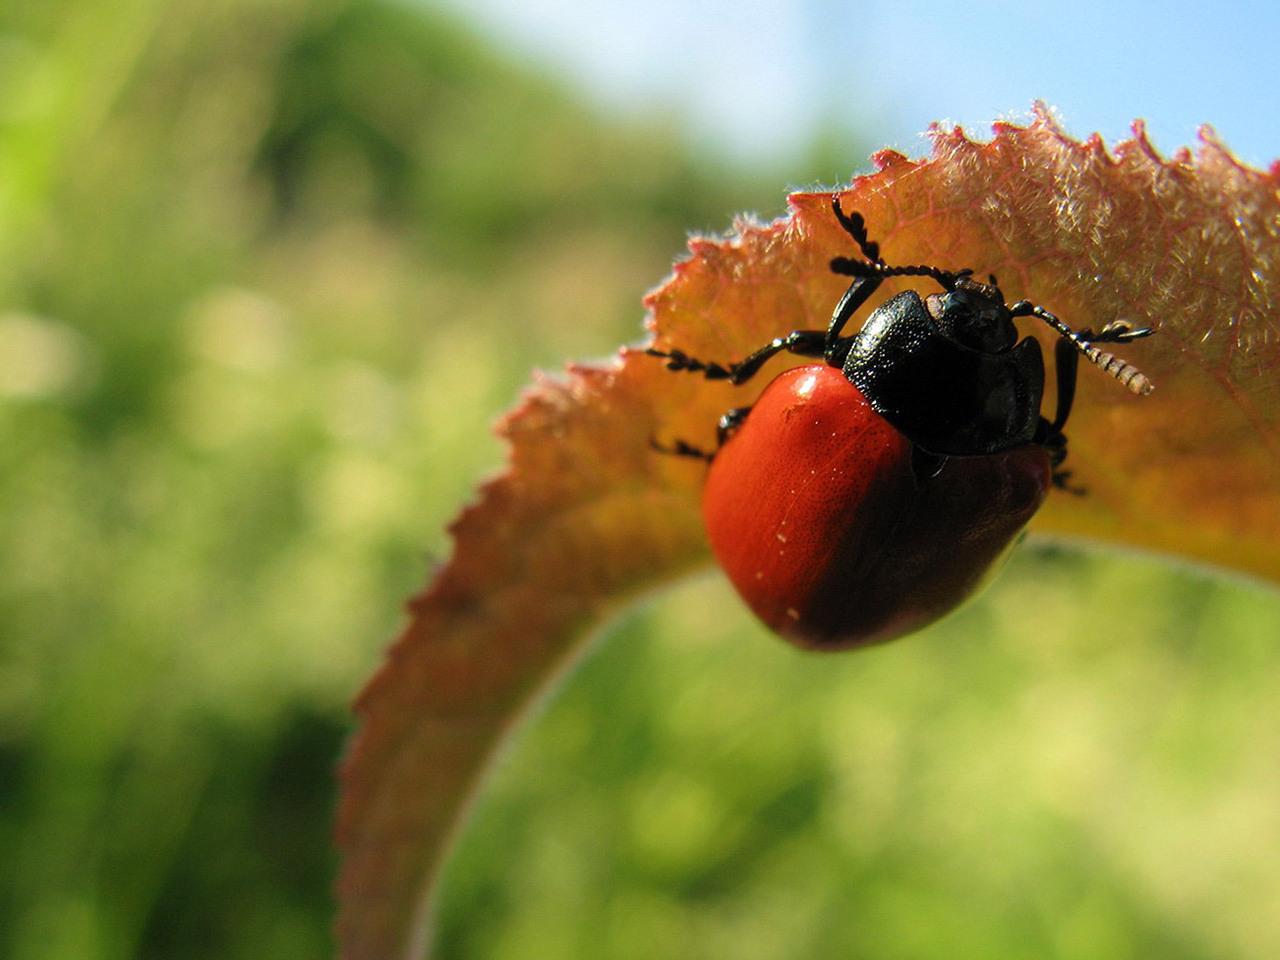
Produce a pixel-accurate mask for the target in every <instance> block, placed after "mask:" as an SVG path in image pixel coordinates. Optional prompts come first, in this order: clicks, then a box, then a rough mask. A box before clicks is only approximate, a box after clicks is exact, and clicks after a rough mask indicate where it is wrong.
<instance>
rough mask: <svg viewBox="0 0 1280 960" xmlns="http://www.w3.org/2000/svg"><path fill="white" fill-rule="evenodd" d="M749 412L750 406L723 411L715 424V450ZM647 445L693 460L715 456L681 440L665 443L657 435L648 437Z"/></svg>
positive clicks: (722, 444)
mask: <svg viewBox="0 0 1280 960" xmlns="http://www.w3.org/2000/svg"><path fill="white" fill-rule="evenodd" d="M750 412H751V408H750V407H734V408H733V409H732V410H726V411H725V413H724V415H723V416H721V417H720V422H719V423H717V424H716V450H719V449H720V448H721V447H723V446H724V443H725V441H726V440H728V439H729V438H730V437H731V436H733V434H734V431H736V430H737V429H738V428H739V427H740V426H742V423H743V421H744V420H746V419H747V414H749V413H750ZM649 446H650V447H652V448H653V449H654V450H656V451H658V453H666V454H670V455H671V456H674V457H691V458H692V459H694V460H705V461H706V462H707V463H710V462H711V461H712V460H714V459H715V456H716V455H715V453H708V452H707V451H706V450H703V449H702V448H701V447H695V446H694V445H693V444H691V443H686V442H685V441H683V440H674V441H672V442H671V443H670V444H665V443H661V442H659V441H658V439H657V437H650V438H649Z"/></svg>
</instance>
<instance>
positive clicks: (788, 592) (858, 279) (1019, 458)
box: [648, 194, 1153, 649]
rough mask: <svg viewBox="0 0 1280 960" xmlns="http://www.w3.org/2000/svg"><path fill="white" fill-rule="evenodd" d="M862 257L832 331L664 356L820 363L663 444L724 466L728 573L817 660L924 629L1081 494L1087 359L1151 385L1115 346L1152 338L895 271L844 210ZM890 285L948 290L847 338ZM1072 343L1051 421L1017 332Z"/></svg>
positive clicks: (981, 286) (1032, 348) (721, 550)
mask: <svg viewBox="0 0 1280 960" xmlns="http://www.w3.org/2000/svg"><path fill="white" fill-rule="evenodd" d="M831 209H832V212H833V213H834V215H835V217H836V220H837V221H838V222H839V224H840V226H841V227H842V228H843V230H844V232H845V233H847V234H848V235H849V236H850V237H851V238H852V239H853V241H854V243H855V244H856V245H857V247H858V249H859V251H860V252H861V254H862V257H863V258H865V259H858V258H852V257H843V256H839V257H835V258H833V259H832V260H831V262H830V268H831V270H832V272H834V273H836V274H839V275H842V276H847V277H851V278H852V280H851V282H850V283H849V287H848V289H847V290H846V291H845V293H844V295H843V296H842V297H841V298H840V300H839V301H838V302H837V304H836V306H835V309H834V310H833V312H832V315H831V321H830V323H829V325H828V326H827V329H826V330H796V331H793V332H792V333H789V334H787V335H786V336H782V337H777V338H775V339H774V340H771V341H770V342H769V343H767V344H765V345H764V346H763V347H761V348H760V349H758V350H756V351H755V352H753V353H751V354H750V355H749V356H747V357H746V358H745V359H743V360H741V361H738V362H736V363H728V364H721V363H715V362H706V361H702V360H698V359H696V358H694V357H691V356H689V355H688V354H686V353H684V352H682V351H680V350H677V349H670V350H659V349H657V348H656V347H654V348H650V349H649V350H648V353H650V354H651V355H654V356H657V357H660V358H662V359H663V360H665V362H666V366H667V368H668V369H670V370H673V371H684V372H690V373H700V374H702V375H703V376H705V377H706V378H707V379H709V380H726V381H728V382H729V383H731V384H734V385H741V384H743V383H746V382H747V381H748V380H750V379H751V378H752V377H754V376H755V375H756V374H757V373H758V372H759V371H760V370H761V368H762V367H763V366H764V365H765V363H766V361H768V360H769V359H770V358H771V357H774V356H776V355H777V354H779V353H783V352H787V353H792V354H796V355H799V356H802V357H811V358H816V359H820V360H821V361H822V362H820V363H814V364H806V365H802V366H799V367H794V368H792V369H790V370H787V371H786V372H784V373H782V374H781V375H779V376H777V377H776V378H775V379H774V380H773V381H772V382H771V383H770V384H769V385H768V386H767V387H766V388H765V389H764V391H763V392H762V393H761V394H760V397H759V399H757V400H756V402H755V403H754V404H753V405H752V406H745V407H736V408H734V409H731V410H729V411H728V412H727V413H726V414H725V415H724V416H723V417H721V418H720V421H719V425H718V429H717V447H716V449H715V450H714V451H706V450H703V449H700V448H698V447H696V446H694V445H692V444H689V443H686V442H684V441H683V440H677V441H675V442H674V444H671V445H666V446H664V445H662V444H659V443H658V442H657V441H656V440H655V441H654V446H655V448H656V449H658V450H660V451H663V452H666V453H674V454H679V455H682V456H687V457H695V458H699V459H702V460H705V461H707V463H708V465H709V467H708V471H707V476H706V483H705V487H704V490H703V499H702V513H703V519H704V522H705V524H706V529H707V534H708V538H709V540H710V541H711V546H712V549H713V551H714V552H715V555H716V557H717V559H718V560H719V562H720V565H721V567H722V568H723V569H724V571H725V573H726V574H727V575H728V577H729V579H730V580H731V581H732V583H733V584H734V586H735V588H736V589H737V591H738V593H739V594H740V595H741V597H742V598H743V599H744V600H745V602H746V603H747V605H748V606H749V607H750V608H751V609H752V610H753V611H754V612H755V614H756V615H757V616H758V617H759V618H760V619H761V620H763V621H764V623H766V624H767V625H768V626H769V627H771V628H772V629H773V630H775V631H776V632H778V633H779V634H781V635H782V636H783V637H784V638H786V639H788V640H790V641H792V642H794V643H796V644H798V645H800V646H804V647H812V648H818V649H843V648H848V647H854V646H862V645H866V644H871V643H876V642H881V641H884V640H889V639H892V638H894V637H898V636H901V635H903V634H906V633H910V632H913V631H915V630H918V629H920V628H921V627H924V626H925V625H927V624H929V623H931V622H933V621H934V620H937V619H938V618H939V617H942V616H943V615H945V614H946V613H948V612H950V611H951V610H953V609H954V608H955V607H956V606H958V605H959V604H960V603H961V602H963V601H964V600H965V599H966V598H968V597H969V596H971V595H972V594H973V593H974V592H975V591H976V590H977V589H978V587H980V586H981V585H982V583H983V582H985V580H986V579H987V578H988V576H989V574H990V573H991V572H992V571H993V570H994V569H995V567H996V566H997V565H998V563H999V561H1000V560H1001V559H1002V558H1003V557H1004V556H1006V555H1007V553H1008V552H1009V550H1010V548H1011V547H1012V545H1013V544H1014V542H1015V541H1016V540H1017V539H1018V537H1019V535H1020V534H1021V532H1022V531H1023V529H1024V528H1025V527H1026V525H1027V523H1028V521H1029V520H1030V519H1031V517H1032V516H1033V515H1034V514H1035V512H1036V511H1037V510H1038V509H1039V508H1040V506H1041V504H1042V503H1043V502H1044V500H1045V498H1046V496H1047V495H1048V493H1049V491H1050V489H1051V488H1052V487H1054V486H1056V487H1059V488H1062V489H1064V490H1068V491H1070V492H1073V493H1082V492H1083V491H1079V490H1076V489H1074V488H1073V487H1072V486H1071V484H1070V479H1069V478H1070V474H1069V472H1068V471H1065V470H1063V469H1062V465H1063V462H1064V461H1065V460H1066V456H1067V438H1066V434H1065V433H1064V432H1063V430H1064V428H1065V427H1066V424H1067V420H1068V418H1069V417H1070V414H1071V408H1072V404H1073V401H1074V398H1075V390H1076V376H1077V371H1078V363H1079V357H1080V356H1081V355H1083V356H1085V357H1086V358H1087V359H1089V360H1090V361H1091V362H1092V363H1094V364H1096V365H1097V366H1099V367H1101V368H1102V369H1103V370H1104V371H1106V372H1107V373H1109V374H1110V375H1111V376H1113V377H1114V378H1115V379H1117V380H1118V381H1119V382H1120V383H1122V384H1124V385H1125V386H1127V387H1128V388H1129V390H1130V391H1132V392H1133V393H1135V394H1138V395H1143V396H1145V395H1147V394H1149V393H1151V391H1152V389H1153V386H1152V384H1151V381H1150V380H1149V379H1148V378H1147V377H1146V376H1144V375H1143V374H1142V373H1141V372H1140V371H1139V370H1138V369H1137V368H1136V367H1134V366H1133V365H1131V364H1129V363H1127V362H1125V361H1124V360H1121V359H1120V358H1118V357H1116V356H1115V355H1114V354H1112V353H1108V352H1106V351H1104V350H1103V349H1101V348H1100V347H1099V346H1097V344H1100V343H1102V344H1111V343H1128V342H1130V341H1133V340H1137V339H1140V338H1142V337H1146V336H1149V335H1150V334H1151V333H1152V330H1150V329H1148V328H1136V327H1134V326H1132V325H1131V324H1129V323H1127V322H1125V321H1114V322H1112V323H1109V324H1107V325H1106V326H1105V327H1103V328H1102V329H1101V330H1100V331H1098V332H1097V333H1094V332H1093V331H1091V330H1080V331H1075V330H1073V329H1071V328H1070V327H1069V326H1067V324H1065V323H1064V322H1063V321H1061V320H1060V319H1058V318H1057V317H1056V316H1054V315H1053V314H1052V313H1050V312H1049V311H1047V310H1045V309H1044V308H1043V307H1040V306H1037V305H1035V304H1033V303H1031V302H1030V301H1028V300H1019V301H1017V302H1016V303H1013V304H1007V303H1006V302H1005V298H1004V294H1003V293H1002V292H1001V290H1000V288H999V285H998V283H997V281H996V278H995V277H994V276H991V277H990V278H989V282H987V283H983V282H981V281H979V280H977V279H975V278H974V275H973V270H971V269H965V270H959V271H948V270H943V269H940V268H938V267H934V266H928V265H924V264H921V265H913V266H891V265H889V264H888V263H886V262H885V260H884V259H883V258H882V257H881V255H880V248H879V245H878V244H877V243H875V242H873V241H872V240H870V238H869V237H868V235H867V228H866V223H865V221H864V219H863V217H862V216H861V215H860V214H858V213H857V212H851V213H846V212H845V211H844V210H843V208H842V207H841V204H840V197H839V195H838V194H835V195H833V196H832V198H831ZM891 277H922V278H927V279H930V280H932V281H934V282H936V283H937V284H938V285H939V286H940V287H941V290H940V291H939V292H935V293H931V294H929V295H928V296H925V297H923V298H922V297H921V296H920V294H919V293H917V292H916V291H914V290H905V291H903V292H902V293H898V294H896V295H894V296H893V297H890V298H889V299H888V300H886V301H885V302H884V303H882V304H881V305H880V306H878V307H877V308H876V309H875V310H874V311H872V313H871V314H870V316H869V317H868V318H867V320H866V322H865V324H864V325H863V327H862V329H861V330H860V331H859V332H858V333H856V334H854V335H851V336H846V335H844V330H845V327H846V326H847V325H848V323H849V321H850V320H851V319H852V318H853V316H854V314H855V313H856V312H857V311H858V310H859V309H860V308H861V307H862V306H864V305H865V304H866V302H867V300H868V299H869V298H870V297H871V295H872V294H873V293H874V292H875V291H876V289H877V288H878V287H879V286H880V285H881V284H882V283H883V282H884V281H885V280H886V279H889V278H891ZM1022 317H1035V318H1037V319H1039V320H1041V321H1043V322H1044V323H1046V324H1048V326H1049V327H1051V328H1052V329H1053V330H1054V331H1055V332H1056V333H1057V334H1058V336H1059V340H1058V341H1057V343H1056V345H1055V348H1054V362H1055V369H1056V374H1057V404H1056V409H1055V411H1054V416H1053V419H1048V418H1047V417H1045V416H1043V415H1042V414H1041V403H1042V400H1043V396H1044V389H1045V371H1044V359H1043V355H1042V352H1041V348H1040V344H1039V342H1038V341H1036V340H1035V338H1033V337H1026V338H1024V339H1021V340H1019V338H1018V330H1017V327H1016V324H1015V320H1017V319H1019V318H1022Z"/></svg>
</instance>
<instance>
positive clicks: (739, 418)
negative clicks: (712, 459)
mask: <svg viewBox="0 0 1280 960" xmlns="http://www.w3.org/2000/svg"><path fill="white" fill-rule="evenodd" d="M750 412H751V408H750V407H734V408H733V409H732V410H726V411H725V413H724V415H723V416H722V417H721V418H720V422H719V423H718V424H716V446H717V447H723V446H724V442H725V441H726V440H728V439H729V438H730V437H731V436H733V434H734V432H735V431H736V430H737V429H738V428H739V427H740V426H742V422H743V421H744V420H746V419H747V414H748V413H750Z"/></svg>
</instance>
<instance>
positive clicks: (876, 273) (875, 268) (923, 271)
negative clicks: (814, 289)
mask: <svg viewBox="0 0 1280 960" xmlns="http://www.w3.org/2000/svg"><path fill="white" fill-rule="evenodd" d="M831 272H832V273H839V274H842V275H844V276H846V277H932V278H933V279H934V280H937V281H938V283H939V284H941V285H942V287H943V289H945V290H954V289H955V287H956V283H958V282H959V281H960V280H963V279H964V278H965V277H968V276H969V275H971V274H972V273H973V271H972V270H960V271H957V272H955V273H952V272H951V271H950V270H943V269H942V268H941V267H930V266H927V265H926V264H923V263H918V264H914V265H911V266H900V267H891V266H889V265H888V264H887V263H885V262H884V261H883V260H877V261H876V262H874V263H866V262H864V261H862V260H854V259H853V258H852V257H832V258H831Z"/></svg>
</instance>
